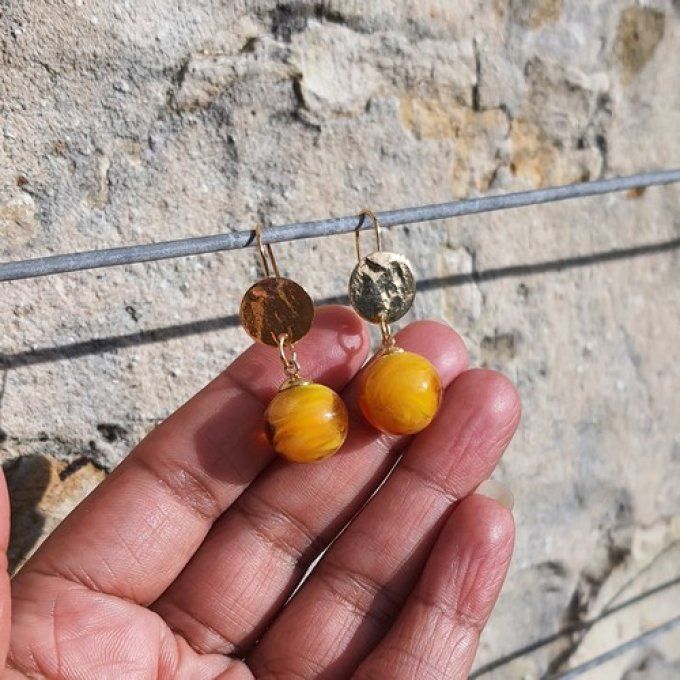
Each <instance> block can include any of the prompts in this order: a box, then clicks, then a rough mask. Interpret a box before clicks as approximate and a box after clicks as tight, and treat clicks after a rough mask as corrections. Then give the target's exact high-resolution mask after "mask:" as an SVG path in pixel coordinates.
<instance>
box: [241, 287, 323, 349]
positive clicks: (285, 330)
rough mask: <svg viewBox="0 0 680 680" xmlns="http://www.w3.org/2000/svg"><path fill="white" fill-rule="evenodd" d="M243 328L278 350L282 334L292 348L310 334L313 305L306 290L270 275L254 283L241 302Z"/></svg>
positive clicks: (251, 335) (254, 338)
mask: <svg viewBox="0 0 680 680" xmlns="http://www.w3.org/2000/svg"><path fill="white" fill-rule="evenodd" d="M239 316H240V317H241V325H242V326H243V328H244V329H245V331H246V333H248V335H249V336H250V337H251V338H253V340H256V341H257V342H263V343H264V344H266V345H272V346H273V347H276V346H277V345H278V339H279V337H280V336H281V335H283V334H285V335H286V336H287V338H286V341H287V342H288V343H289V344H290V345H292V344H293V343H295V342H297V341H298V340H300V338H303V337H304V336H305V335H307V333H308V332H309V329H310V328H311V326H312V321H313V319H314V303H313V302H312V299H311V298H310V297H309V295H308V294H307V291H305V289H304V288H303V287H302V286H300V285H299V284H297V283H295V281H291V280H290V279H285V278H283V277H279V276H270V277H267V278H266V279H262V280H260V281H257V283H255V284H253V285H252V286H251V287H250V288H249V289H248V290H247V291H246V294H245V295H244V296H243V299H242V300H241V309H240V311H239Z"/></svg>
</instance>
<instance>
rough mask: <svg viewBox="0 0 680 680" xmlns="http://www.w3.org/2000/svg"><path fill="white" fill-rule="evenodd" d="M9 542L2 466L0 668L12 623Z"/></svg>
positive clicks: (6, 495) (0, 508)
mask: <svg viewBox="0 0 680 680" xmlns="http://www.w3.org/2000/svg"><path fill="white" fill-rule="evenodd" d="M8 543H9V493H8V491H7V483H6V482H5V475H4V473H3V472H2V468H1V467H0V669H2V668H4V667H5V661H6V659H7V650H8V647H9V632H10V624H11V602H12V598H11V592H10V583H9V573H8V571H7V544H8Z"/></svg>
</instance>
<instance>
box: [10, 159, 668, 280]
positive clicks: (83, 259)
mask: <svg viewBox="0 0 680 680" xmlns="http://www.w3.org/2000/svg"><path fill="white" fill-rule="evenodd" d="M674 182H680V168H678V169H673V170H659V171H655V172H648V173H642V174H637V175H628V176H625V177H613V178H611V179H602V180H597V181H594V182H583V183H581V184H568V185H565V186H558V187H549V188H547V189H537V190H534V191H520V192H516V193H509V194H500V195H497V196H482V197H480V198H471V199H466V200H462V201H451V202H448V203H436V204H432V205H421V206H414V207H410V208H402V209H400V210H388V211H385V212H378V213H376V215H377V217H378V219H379V220H380V223H381V225H382V226H384V227H393V226H395V225H399V224H413V223H415V222H426V221H429V220H441V219H445V218H448V217H460V216H462V215H474V214H478V213H484V212H491V211H494V210H505V209H508V208H519V207H524V206H530V205H540V204H543V203H552V202H554V201H563V200H566V199H570V198H584V197H586V196H597V195H600V194H607V193H610V192H614V191H625V190H628V189H642V188H645V187H649V186H655V185H663V184H672V183H674ZM364 221H365V222H366V224H361V226H359V225H360V222H361V217H360V216H359V215H349V216H347V217H336V218H330V219H325V220H315V221H312V222H294V223H292V224H284V225H279V226H271V227H267V229H266V230H265V231H264V232H263V239H262V241H263V243H280V242H283V241H294V240H297V239H303V238H313V237H318V236H331V235H335V234H346V233H350V232H352V231H355V230H356V229H357V228H361V229H369V228H372V225H370V224H369V223H368V221H367V220H364ZM254 243H255V231H254V230H246V231H235V232H230V233H226V234H215V235H213V236H199V237H195V238H186V239H179V240H176V241H162V242H159V243H148V244H142V245H134V246H122V247H118V248H106V249H102V250H89V251H85V252H81V253H67V254H64V255H51V256H48V257H39V258H35V259H30V260H20V261H17V262H5V263H2V264H0V281H14V280H17V279H29V278H34V277H37V276H48V275H50V274H61V273H64V272H74V271H79V270H82V269H96V268H99V267H113V266H116V265H124V264H134V263H137V262H149V261H152V260H164V259H168V258H173V257H186V256H189V255H200V254H203V253H212V252H216V251H221V250H236V249H240V248H247V247H248V246H252V245H254Z"/></svg>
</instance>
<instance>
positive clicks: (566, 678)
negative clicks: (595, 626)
mask: <svg viewBox="0 0 680 680" xmlns="http://www.w3.org/2000/svg"><path fill="white" fill-rule="evenodd" d="M678 626H680V616H676V617H675V618H674V619H671V620H670V621H666V623H663V624H661V625H660V626H657V627H656V628H652V629H651V630H648V631H646V632H644V633H642V634H641V635H638V636H637V637H634V638H633V639H631V640H627V641H626V642H624V643H623V644H620V645H617V646H616V647H613V648H612V649H609V650H607V651H606V652H604V654H600V655H599V656H596V657H594V658H593V659H591V660H590V661H586V662H585V663H582V664H580V665H579V666H574V668H570V669H569V670H568V671H565V672H564V673H559V674H558V675H553V676H551V680H558V678H559V680H572V679H573V678H578V677H579V676H581V675H583V674H584V673H587V672H588V671H591V670H592V669H593V668H597V667H598V666H602V664H604V663H607V661H611V660H612V659H614V658H615V657H617V656H619V655H621V654H624V653H625V652H628V651H630V650H631V649H635V648H636V647H639V646H640V645H643V644H645V643H646V642H649V641H650V640H652V639H653V638H655V637H658V636H659V635H662V634H663V633H668V632H670V631H671V630H673V629H674V628H677V627H678Z"/></svg>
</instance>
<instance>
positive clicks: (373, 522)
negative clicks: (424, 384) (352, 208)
mask: <svg viewBox="0 0 680 680" xmlns="http://www.w3.org/2000/svg"><path fill="white" fill-rule="evenodd" d="M398 343H399V344H400V345H401V346H402V347H404V348H405V349H409V350H412V351H415V352H419V353H421V354H423V355H425V356H426V357H427V358H428V359H430V361H432V362H433V363H434V364H435V365H436V367H437V369H438V370H439V373H440V375H441V376H442V379H443V381H444V384H445V385H446V386H447V390H446V395H445V397H444V401H443V405H442V408H441V412H440V413H439V415H438V417H437V419H436V420H435V421H434V423H433V424H432V425H431V426H430V427H429V428H428V429H427V430H425V431H424V432H422V433H421V434H419V435H418V436H416V437H415V438H413V439H411V440H410V441H407V440H406V439H405V438H399V437H393V436H386V435H381V434H379V433H377V432H376V431H374V430H373V429H371V428H370V427H369V426H368V425H366V424H365V423H364V422H363V421H362V418H361V416H360V415H358V414H357V409H356V406H355V390H356V388H355V384H356V381H355V379H354V378H355V374H356V373H357V372H358V371H359V370H360V367H361V365H362V364H363V363H364V360H365V358H366V355H367V352H368V344H369V343H368V340H367V337H366V332H365V330H364V327H363V324H362V323H361V322H360V320H359V319H358V317H356V316H355V315H354V313H353V312H350V311H349V310H348V309H346V308H343V307H337V306H333V307H325V308H322V309H320V310H318V313H317V317H316V320H315V324H314V327H313V329H312V331H311V332H310V333H309V335H308V336H307V337H306V338H305V339H304V340H303V341H302V342H301V343H300V344H299V349H298V356H299V359H300V363H301V365H302V367H303V372H304V374H305V375H306V376H307V377H309V378H311V379H314V380H316V381H318V382H322V383H325V384H327V385H330V386H331V387H333V388H334V389H335V390H337V391H341V392H342V395H343V398H344V399H345V400H346V402H347V404H348V407H349V409H350V414H351V416H350V417H351V424H350V434H349V437H348V439H347V442H346V444H345V446H344V447H343V449H342V450H341V452H340V453H338V454H337V455H336V456H334V457H333V458H331V459H329V460H327V461H324V462H322V463H318V464H311V465H295V464H290V463H285V462H283V461H281V460H278V459H275V458H274V454H273V453H272V451H271V449H270V447H269V445H268V444H267V442H266V441H265V438H264V436H263V434H262V414H263V409H264V406H265V404H266V403H267V402H268V401H269V399H271V397H272V396H273V394H274V393H275V391H276V389H277V387H278V384H279V383H280V382H281V379H282V377H281V376H282V373H281V366H280V363H279V358H278V356H277V353H276V352H275V351H273V350H272V349H271V348H267V347H261V346H254V347H251V348H250V349H248V350H247V351H246V352H245V353H244V354H243V355H241V356H240V357H239V358H238V359H237V360H236V361H235V362H234V363H233V364H232V365H231V366H230V367H229V368H228V369H227V370H226V371H225V372H224V373H222V374H221V375H220V376H219V377H218V378H217V379H216V380H214V381H213V382H212V383H210V384H209V385H208V386H207V387H206V388H205V389H203V390H202V391H201V392H200V393H199V394H197V395H196V396H195V397H194V398H193V399H191V401H189V402H188V403H187V404H185V405H184V406H183V407H182V408H180V409H179V410H178V411H177V412H176V413H175V414H174V415H172V416H171V417H170V418H168V420H166V421H165V422H164V423H163V424H162V425H160V426H159V427H158V428H157V429H155V430H154V431H153V432H152V433H151V434H150V435H149V436H148V437H147V438H146V439H144V441H142V443H141V444H140V445H139V446H138V447H137V448H136V449H135V450H134V451H133V452H132V453H131V454H130V455H129V456H128V457H127V459H126V460H125V461H123V462H122V463H121V464H120V465H119V466H118V468H117V469H116V470H115V471H114V472H113V473H112V474H111V475H110V476H109V477H108V478H107V479H106V481H105V482H103V483H102V484H101V485H100V486H99V487H98V488H97V489H96V490H95V491H94V492H93V493H92V494H91V495H90V496H89V497H88V498H87V499H85V501H83V503H81V504H80V506H79V507H77V508H76V509H75V510H74V511H73V512H72V513H71V515H70V516H69V517H68V518H67V519H66V520H65V521H64V522H63V523H62V524H61V525H60V526H59V527H58V529H57V530H56V531H55V532H54V533H53V534H52V536H51V537H50V538H49V539H48V540H47V541H46V542H45V543H44V545H43V546H42V547H41V548H40V549H39V550H38V551H37V553H36V554H35V555H34V556H33V557H32V559H31V560H30V561H29V562H28V563H27V564H26V565H25V566H24V568H23V569H22V570H21V572H20V573H19V574H18V575H17V576H16V577H15V578H14V580H13V583H12V597H13V602H12V607H13V617H12V618H13V623H12V631H11V640H10V642H9V655H8V666H9V668H11V669H15V670H10V671H8V672H7V677H8V678H15V677H25V676H29V677H36V676H38V677H47V678H65V679H66V678H68V679H69V680H70V679H76V678H78V679H79V678H88V679H89V678H97V679H99V680H105V679H108V678H111V679H115V680H120V679H125V680H136V679H138V678H139V679H141V678H157V677H158V678H172V679H175V678H191V679H194V678H196V679H201V678H216V677H219V678H229V679H230V680H242V679H243V680H245V679H249V680H250V679H252V678H253V677H255V678H258V680H260V679H264V678H318V677H320V678H348V677H356V678H390V679H400V678H417V679H418V680H423V679H426V678H433V679H435V678H436V679H437V680H441V678H462V677H465V676H466V674H467V672H468V670H469V668H470V665H471V664H472V661H473V658H474V654H475V651H476V647H477V641H478V636H479V633H480V631H481V629H482V628H483V626H484V624H485V622H486V620H487V618H488V616H489V614H490V612H491V609H492V607H493V605H494V602H495V600H496V597H497V595H498V592H499V590H500V587H501V583H502V581H503V579H504V577H505V572H506V569H507V566H508V562H509V560H510V556H511V552H512V545H513V539H514V527H513V520H512V516H511V514H510V512H509V511H508V510H507V509H506V508H505V507H503V506H502V505H501V504H500V503H498V502H496V501H495V500H492V499H491V498H488V497H485V496H483V495H479V494H474V495H470V494H472V492H473V491H474V489H475V488H476V487H477V485H479V484H480V482H482V481H483V480H485V479H486V478H487V477H488V476H489V475H490V473H491V472H492V470H493V469H494V466H495V465H496V463H497V461H498V459H499V457H500V455H501V454H502V452H503V450H504V449H505V447H506V445H507V444H508V442H509V440H510V438H511V437H512V435H513V433H514V431H515V429H516V427H517V423H518V420H519V412H520V407H519V400H518V397H517V394H516V392H515V389H514V388H513V387H512V385H511V384H510V383H509V382H508V381H507V380H506V379H505V378H503V377H502V376H501V375H499V374H497V373H494V372H492V371H485V370H466V353H465V348H464V346H463V343H462V341H461V340H460V338H459V337H458V336H457V335H456V334H455V333H454V332H453V331H452V330H450V329H449V328H448V327H447V326H445V325H443V324H440V323H436V322H431V321H423V322H417V323H413V324H411V325H410V326H408V327H407V328H405V329H404V330H403V331H401V333H399V334H398ZM407 444H408V448H406V446H407ZM402 452H403V453H404V456H403V458H402V460H401V461H400V462H399V465H398V466H397V467H396V468H395V470H394V472H393V473H392V474H391V476H390V477H389V479H388V480H387V482H386V483H385V484H384V485H383V486H382V487H381V488H380V490H379V491H378V492H377V493H376V495H375V496H374V497H373V498H372V499H371V500H370V502H369V503H368V504H367V505H366V506H365V507H363V506H364V503H366V501H367V499H368V498H369V497H370V496H371V494H372V492H373V491H374V490H375V489H376V486H377V485H378V484H379V482H380V481H381V480H382V479H383V478H384V477H385V475H386V474H387V473H388V471H389V470H390V468H391V467H392V466H393V465H394V463H395V462H396V460H397V458H398V456H399V454H401V453H402ZM0 506H2V507H4V508H5V509H4V511H3V513H2V514H3V517H4V518H5V519H6V516H7V509H6V494H5V498H4V501H3V502H2V503H0ZM357 513H359V514H358V515H357ZM355 515H356V517H355ZM353 517H354V519H353V521H352V523H351V524H350V525H349V526H348V527H347V529H346V530H345V531H344V532H343V533H340V536H339V537H338V538H337V539H336V540H335V542H333V543H332V544H331V545H330V547H329V548H328V550H327V552H326V553H325V554H324V556H323V558H322V559H321V561H320V562H319V564H318V566H317V567H316V568H315V570H314V571H313V572H312V573H311V575H310V576H309V577H308V578H307V580H306V581H305V583H304V585H302V587H301V588H300V589H299V590H298V591H297V593H296V594H295V595H294V597H293V598H292V599H291V600H290V601H288V599H289V598H290V596H291V595H292V593H293V591H294V590H295V587H296V585H297V584H298V582H299V580H300V579H301V577H302V576H303V575H304V574H305V572H306V571H307V570H308V568H309V567H310V565H311V564H312V563H313V561H314V560H315V558H316V557H317V556H318V555H319V553H320V552H321V551H322V550H323V549H324V548H325V547H326V546H327V545H328V544H329V542H330V541H331V540H332V539H333V538H334V537H336V536H337V534H338V533H339V532H341V531H342V529H343V527H344V526H345V525H346V524H347V522H349V520H350V519H352V518H353ZM7 533H8V532H7V527H6V522H4V523H3V526H2V531H0V542H2V544H3V545H4V546H5V547H6V543H7ZM8 593H9V583H8V582H6V581H2V582H0V601H2V602H4V603H5V606H4V608H2V610H1V613H0V620H1V621H2V622H3V624H2V625H1V626H0V645H1V646H2V647H1V649H0V653H2V652H4V651H5V649H6V648H7V641H8V638H9V637H10V634H9V620H8V607H7V598H8ZM3 596H5V597H3Z"/></svg>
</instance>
